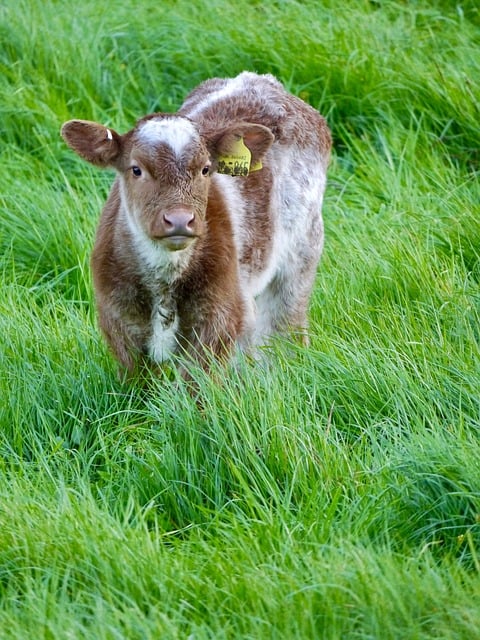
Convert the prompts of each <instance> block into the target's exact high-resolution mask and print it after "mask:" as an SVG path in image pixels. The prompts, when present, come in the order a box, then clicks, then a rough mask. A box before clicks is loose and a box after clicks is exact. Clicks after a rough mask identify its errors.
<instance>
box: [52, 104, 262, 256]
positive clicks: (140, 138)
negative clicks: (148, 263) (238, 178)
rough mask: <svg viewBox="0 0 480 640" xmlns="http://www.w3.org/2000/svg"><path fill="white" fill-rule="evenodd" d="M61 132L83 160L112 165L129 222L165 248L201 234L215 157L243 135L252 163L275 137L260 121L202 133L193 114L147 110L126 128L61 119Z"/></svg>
mask: <svg viewBox="0 0 480 640" xmlns="http://www.w3.org/2000/svg"><path fill="white" fill-rule="evenodd" d="M61 134H62V136H63V138H64V139H65V141H66V142H67V144H68V145H69V146H70V147H71V148H72V149H73V150H74V151H75V152H76V153H78V155H80V156H81V157H82V158H84V159H85V160H87V161H88V162H91V163H92V164H95V165H97V166H101V167H111V168H114V169H116V171H117V173H118V175H119V182H120V198H121V205H122V207H123V209H124V211H125V214H126V216H127V219H128V223H129V225H131V226H132V228H133V230H134V231H135V232H140V233H142V234H144V235H146V236H147V238H148V239H149V241H151V242H153V243H155V244H156V245H157V246H160V247H162V248H163V249H165V250H167V251H177V250H182V249H185V248H186V247H188V246H189V245H191V244H192V243H193V242H195V240H196V239H197V238H199V237H201V236H202V235H204V234H205V232H206V218H205V216H206V209H207V202H208V192H209V185H210V180H211V175H212V173H213V172H215V170H216V168H217V163H218V160H219V158H224V157H226V156H227V157H228V156H229V155H232V153H234V151H233V150H234V149H235V148H236V145H238V141H239V140H243V142H244V144H245V146H246V147H247V148H248V149H249V151H250V154H251V164H252V166H253V165H254V164H257V163H258V162H259V161H260V160H261V159H262V157H263V156H264V154H265V153H266V152H267V150H268V148H269V147H270V145H271V144H272V142H273V135H272V133H271V131H270V130H269V129H267V128H266V127H264V126H262V125H258V124H252V123H248V122H236V123H233V124H231V125H230V126H228V127H226V128H222V129H221V130H211V131H208V132H200V131H199V129H198V127H197V125H196V124H195V123H194V122H192V121H191V120H189V119H187V118H184V117H181V116H176V115H169V114H153V115H151V116H146V117H145V118H142V119H141V120H139V121H138V122H137V124H136V125H135V127H134V128H133V129H132V130H131V131H129V132H128V133H126V134H124V135H119V134H118V133H117V132H116V131H113V130H112V129H110V128H107V127H105V126H103V125H101V124H97V123H95V122H89V121H86V120H70V121H68V122H66V123H65V124H64V125H63V127H62V130H61Z"/></svg>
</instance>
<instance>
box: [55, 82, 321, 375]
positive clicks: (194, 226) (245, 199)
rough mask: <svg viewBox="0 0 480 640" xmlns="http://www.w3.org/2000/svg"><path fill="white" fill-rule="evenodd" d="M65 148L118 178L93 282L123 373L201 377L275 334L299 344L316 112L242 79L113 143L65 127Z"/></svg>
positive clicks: (314, 199)
mask: <svg viewBox="0 0 480 640" xmlns="http://www.w3.org/2000/svg"><path fill="white" fill-rule="evenodd" d="M62 136H63V137H64V139H65V141H66V142H67V144H68V145H69V146H70V147H71V148H72V149H73V150H74V151H75V152H76V153H78V154H79V155H80V156H81V157H82V158H84V159H85V160H87V161H89V162H91V163H93V164H95V165H98V166H101V167H112V168H114V169H115V170H116V171H117V177H116V180H115V182H114V184H113V186H112V189H111V192H110V195H109V197H108V200H107V202H106V204H105V207H104V209H103V213H102V216H101V219H100V224H99V227H98V231H97V237H96V242H95V247H94V250H93V256H92V271H93V280H94V287H95V294H96V302H97V307H98V315H99V323H100V327H101V329H102V331H103V333H104V334H105V337H106V339H107V341H108V343H109V345H110V347H111V349H112V351H113V353H114V355H115V356H116V357H117V359H118V360H119V361H120V363H121V364H122V365H123V366H124V367H126V369H127V370H129V371H132V370H133V369H135V367H136V365H137V364H140V363H148V362H150V363H154V364H160V363H161V362H163V361H165V360H166V359H168V358H170V357H171V356H172V355H173V354H175V353H183V354H186V355H187V356H189V357H190V358H193V359H194V360H195V361H197V362H199V363H200V364H201V365H202V366H204V367H207V362H208V361H209V359H210V356H211V355H213V356H215V357H219V358H223V357H225V356H228V355H229V354H230V353H231V352H232V349H233V347H234V345H235V344H237V345H239V346H240V347H241V348H244V349H248V348H255V347H256V346H259V345H263V344H266V343H267V342H268V339H269V338H270V337H271V336H272V335H274V334H277V333H286V332H290V331H294V332H300V333H301V335H302V336H303V337H304V339H305V340H306V328H307V319H306V310H307V305H308V299H309V296H310V293H311V289H312V285H313V281H314V277H315V271H316V267H317V263H318V260H319V258H320V254H321V251H322V246H323V224H322V216H321V205H322V198H323V193H324V189H325V175H326V169H327V164H328V160H329V155H330V147H331V138H330V133H329V130H328V127H327V125H326V123H325V120H324V119H323V118H322V117H321V116H320V115H319V114H318V112H317V111H315V110H314V109H313V108H312V107H310V106H308V105H307V104H305V103H304V102H303V101H302V100H300V99H299V98H296V97H294V96H292V95H290V94H289V93H287V92H286V91H285V90H284V88H283V87H282V85H281V84H280V83H279V82H278V81H277V80H276V79H275V78H274V77H273V76H270V75H256V74H254V73H249V72H244V73H242V74H240V75H239V76H237V77H236V78H233V79H212V80H207V81H206V82H204V83H202V84H201V85H200V86H199V87H197V88H196V89H195V90H194V91H193V92H192V93H190V95H189V96H188V97H187V98H186V100H185V102H184V103H183V105H182V107H181V108H180V110H179V111H178V112H177V113H175V114H165V113H155V114H153V115H149V116H146V117H144V118H142V119H140V120H139V121H138V122H137V124H136V125H135V127H134V128H133V129H132V130H131V131H129V132H128V133H126V134H124V135H119V134H118V133H116V132H115V131H113V130H112V129H109V128H107V127H105V126H102V125H100V124H96V123H94V122H89V121H85V120H70V121H69V122H66V123H65V124H64V125H63V127H62Z"/></svg>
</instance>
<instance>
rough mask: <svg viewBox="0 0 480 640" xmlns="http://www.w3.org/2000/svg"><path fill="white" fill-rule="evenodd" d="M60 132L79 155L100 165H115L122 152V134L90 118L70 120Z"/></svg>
mask: <svg viewBox="0 0 480 640" xmlns="http://www.w3.org/2000/svg"><path fill="white" fill-rule="evenodd" d="M60 133H61V134H62V137H63V139H64V140H65V142H66V143H67V144H68V146H69V147H70V148H71V149H73V150H74V151H75V152H76V153H78V155H79V156H80V157H81V158H83V159H84V160H86V161H87V162H91V163H92V164H95V165H97V166H99V167H108V166H115V164H116V161H117V159H118V157H119V156H120V153H121V136H120V135H119V134H118V133H117V132H116V131H113V129H108V128H107V127H104V126H103V125H101V124H97V123H96V122H90V121H89V120H69V121H68V122H65V124H64V125H63V126H62V128H61V131H60Z"/></svg>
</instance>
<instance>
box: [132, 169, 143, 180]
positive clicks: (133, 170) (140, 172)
mask: <svg viewBox="0 0 480 640" xmlns="http://www.w3.org/2000/svg"><path fill="white" fill-rule="evenodd" d="M132 173H133V175H134V176H135V177H136V178H139V177H140V176H141V175H142V170H141V169H140V167H132Z"/></svg>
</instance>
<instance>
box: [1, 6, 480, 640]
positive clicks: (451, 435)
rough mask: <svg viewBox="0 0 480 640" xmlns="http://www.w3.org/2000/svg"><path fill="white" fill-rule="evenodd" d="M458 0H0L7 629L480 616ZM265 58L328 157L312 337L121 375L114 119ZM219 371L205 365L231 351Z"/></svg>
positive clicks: (26, 635) (464, 37)
mask: <svg viewBox="0 0 480 640" xmlns="http://www.w3.org/2000/svg"><path fill="white" fill-rule="evenodd" d="M476 7H477V3H476V2H474V1H473V0H466V1H465V2H461V3H456V2H453V1H448V0H431V1H428V0H418V1H416V2H406V1H403V2H402V1H393V0H385V2H377V1H373V0H372V1H371V2H367V1H365V0H347V1H345V2H334V1H333V0H324V1H323V2H317V1H313V0H305V1H303V2H294V1H290V0H283V1H282V0H275V1H273V0H272V2H269V3H267V2H260V1H258V0H244V1H243V2H238V3H236V2H227V1H226V0H225V1H223V0H211V2H209V3H203V2H199V1H198V0H190V1H189V2H186V1H185V2H183V1H180V2H174V1H173V0H169V1H164V2H158V1H156V2H154V1H153V0H142V2H139V3H126V2H120V0H111V1H109V2H105V3H101V2H98V1H97V0H83V2H81V3H77V2H73V0H72V1H71V2H69V1H68V0H58V1H56V2H55V1H53V0H4V1H3V2H2V3H1V5H0V131H1V137H0V156H1V163H2V175H1V178H0V274H1V289H0V371H1V375H0V393H1V406H0V637H1V638H5V639H10V638H18V639H30V638H35V639H38V638H45V639H57V638H58V639H63V638H65V639H67V638H68V639H77V638H78V639H80V638H82V639H83V638H89V639H95V640H96V639H102V640H114V639H115V640H117V639H118V640H121V639H138V640H140V639H142V640H143V639H152V640H153V639H159V638H161V639H162V640H163V639H179V640H180V639H187V638H188V639H192V640H202V639H207V638H215V639H217V638H218V639H227V638H228V639H237V638H249V639H251V640H260V639H263V638H265V639H266V638H269V639H290V638H292V639H296V638H325V639H326V640H336V639H337V638H338V639H342V640H344V639H350V638H355V639H364V640H367V639H369V640H371V639H375V640H377V639H378V640H389V639H391V640H401V639H405V640H410V639H424V638H425V639H427V638H431V639H436V640H437V639H442V640H447V639H448V640H450V639H455V640H457V639H465V640H467V639H468V640H472V639H475V638H480V444H479V437H480V317H479V316H480V289H479V283H480V185H479V160H480V126H479V121H480V89H479V86H480V56H479V50H480V49H479V47H480V10H479V9H478V8H476ZM244 69H249V70H254V71H258V72H261V73H265V72H270V73H274V74H275V75H277V76H278V77H279V78H280V79H281V80H282V81H283V82H284V83H285V85H286V86H287V88H288V89H289V90H291V91H292V92H294V93H295V94H297V95H300V96H301V97H302V98H303V99H305V100H307V101H308V102H309V103H310V104H312V105H313V106H314V107H315V108H318V109H319V110H320V111H321V112H322V113H323V114H324V115H325V116H326V117H327V119H328V122H329V124H330V126H331V129H332V133H333V137H334V154H333V159H332V164H331V167H330V172H329V184H328V188H327V194H326V202H325V207H324V216H325V225H326V248H325V252H324V257H323V259H322V262H321V265H320V268H319V271H318V278H317V282H316V287H315V293H314V296H313V299H312V305H311V312H310V317H311V346H310V348H309V349H303V348H302V349H300V348H298V349H297V350H296V351H295V352H293V351H292V349H287V348H286V347H285V345H282V344H279V345H275V348H274V350H273V353H272V357H271V360H270V361H269V364H267V365H265V366H259V365H257V366H255V365H251V364H249V363H245V364H244V365H242V366H240V367H239V368H238V369H236V370H235V371H227V372H226V373H225V374H224V377H225V384H224V385H223V387H222V388H218V387H217V386H216V385H215V383H214V382H212V381H211V380H209V379H208V378H206V377H205V376H203V375H202V374H201V373H197V374H196V379H197V382H198V385H199V387H200V389H201V393H202V396H203V401H202V409H200V408H199V407H198V406H197V405H196V404H195V403H194V402H193V401H192V399H191V397H190V396H189V394H188V393H187V392H186V390H185V388H184V386H183V383H182V382H181V381H169V380H152V381H151V383H150V385H149V387H148V388H147V389H141V388H139V387H138V386H137V385H133V386H125V385H122V384H121V383H120V382H119V381H118V379H117V375H116V365H115V363H114V362H113V361H112V359H111V357H110V355H109V353H108V351H107V349H106V347H105V345H104V343H103V340H102V339H101V337H100V335H99V332H98V330H97V327H96V321H95V312H94V309H93V305H92V287H91V277H90V271H89V254H90V250H91V246H92V242H93V234H94V231H95V226H96V221H97V219H98V213H99V211H100V208H101V206H102V203H103V202H104V200H105V197H106V194H107V192H108V188H109V184H110V183H111V180H112V175H111V174H109V173H102V172H101V171H100V170H97V169H95V168H93V167H90V166H88V165H86V164H85V163H82V161H81V160H79V159H78V158H77V157H76V156H74V154H73V153H72V152H71V151H70V150H69V149H67V148H66V146H65V144H64V143H63V141H62V140H61V138H60V136H59V129H60V126H61V124H62V122H64V121H65V120H67V119H70V118H74V117H77V118H84V119H93V120H98V121H100V122H103V123H105V124H109V125H110V126H113V127H115V128H117V129H119V130H120V131H126V130H127V129H129V128H130V127H131V126H132V124H133V123H134V121H135V120H136V118H138V117H140V116H141V115H144V114H145V113H148V112H152V111H155V110H164V111H173V110H175V109H176V108H177V107H178V106H179V105H180V103H181V101H182V98H183V96H184V95H185V94H186V93H187V92H188V91H189V90H190V89H192V88H193V87H194V86H195V85H196V84H198V83H199V82H200V81H201V80H203V79H205V78H207V77H210V76H230V75H235V74H237V73H238V72H240V71H242V70H244ZM222 375H223V374H222Z"/></svg>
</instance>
